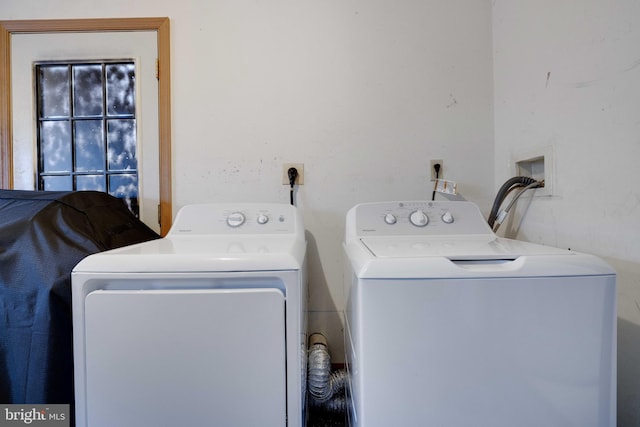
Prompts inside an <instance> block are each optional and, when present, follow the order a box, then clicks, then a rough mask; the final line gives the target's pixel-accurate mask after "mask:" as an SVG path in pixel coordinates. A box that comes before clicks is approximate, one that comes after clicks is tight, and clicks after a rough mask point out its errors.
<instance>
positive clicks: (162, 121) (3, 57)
mask: <svg viewBox="0 0 640 427" xmlns="http://www.w3.org/2000/svg"><path fill="white" fill-rule="evenodd" d="M109 31H156V33H157V40H158V64H157V71H158V73H157V74H158V76H157V77H158V127H159V129H158V130H159V141H158V143H159V153H160V162H159V163H160V164H159V165H158V168H159V180H160V182H159V190H160V206H159V212H158V216H159V222H160V234H161V235H163V236H164V235H166V234H167V232H168V231H169V228H170V227H171V221H172V200H171V185H172V175H171V74H170V72H171V68H170V34H169V18H167V17H159V18H118V19H110V18H100V19H50V20H49V19H47V20H16V21H0V64H4V66H2V65H0V92H2V93H4V96H2V97H0V188H5V189H12V188H13V159H12V157H13V147H12V143H13V133H12V111H11V106H12V104H11V36H12V34H18V33H58V32H109Z"/></svg>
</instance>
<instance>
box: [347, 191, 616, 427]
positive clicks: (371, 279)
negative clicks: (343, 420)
mask: <svg viewBox="0 0 640 427" xmlns="http://www.w3.org/2000/svg"><path fill="white" fill-rule="evenodd" d="M344 251H345V261H346V262H345V276H344V277H345V290H346V295H345V296H346V310H345V312H346V313H345V314H346V315H345V319H346V322H345V323H346V332H345V335H346V343H345V348H346V365H347V369H348V371H349V376H350V384H349V391H350V393H349V394H350V396H351V410H350V412H349V423H350V425H352V426H360V427H374V426H384V427H386V426H391V425H397V426H438V427H462V426H464V427H470V426H473V427H514V426H518V427H540V426H544V427H607V426H608V427H614V426H615V425H616V275H615V272H614V271H613V270H612V269H611V268H610V267H609V266H608V265H607V264H606V263H605V262H603V261H602V260H601V259H599V258H597V257H595V256H591V255H587V254H582V253H577V252H574V251H570V250H563V249H558V248H553V247H548V246H543V245H536V244H532V243H526V242H522V241H516V240H510V239H505V238H500V237H496V235H494V233H493V232H492V231H491V229H490V228H489V227H488V225H487V224H486V221H485V219H484V217H483V216H482V214H481V212H480V211H479V209H478V208H477V207H476V205H474V204H473V203H470V202H451V201H404V202H381V203H365V204H360V205H357V206H355V207H353V208H352V209H351V210H349V212H348V213H347V216H346V229H345V241H344Z"/></svg>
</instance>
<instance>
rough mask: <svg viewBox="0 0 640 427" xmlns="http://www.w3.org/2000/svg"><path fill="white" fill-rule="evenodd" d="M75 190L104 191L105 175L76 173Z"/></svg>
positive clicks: (105, 188) (105, 186) (105, 187)
mask: <svg viewBox="0 0 640 427" xmlns="http://www.w3.org/2000/svg"><path fill="white" fill-rule="evenodd" d="M75 189H76V190H79V191H88V190H95V191H102V192H104V191H106V190H107V185H106V177H105V176H104V175H78V176H76V188H75Z"/></svg>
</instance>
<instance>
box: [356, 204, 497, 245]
mask: <svg viewBox="0 0 640 427" xmlns="http://www.w3.org/2000/svg"><path fill="white" fill-rule="evenodd" d="M349 228H351V230H349ZM346 232H347V233H350V232H351V233H353V232H355V234H356V236H358V237H364V236H415V235H421V236H424V235H426V236H452V235H493V232H492V231H491V228H490V227H489V225H488V224H487V221H486V220H485V218H484V216H483V215H482V213H481V212H480V210H479V209H478V207H477V206H476V205H475V204H473V203H471V202H465V201H458V202H452V201H401V202H379V203H363V204H360V205H357V206H355V207H354V208H353V209H352V210H351V211H349V213H348V215H347V230H346Z"/></svg>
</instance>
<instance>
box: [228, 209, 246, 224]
mask: <svg viewBox="0 0 640 427" xmlns="http://www.w3.org/2000/svg"><path fill="white" fill-rule="evenodd" d="M244 219H245V218H244V214H243V213H242V212H234V213H232V214H229V216H228V217H227V224H228V225H229V227H240V226H241V225H242V224H244Z"/></svg>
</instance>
